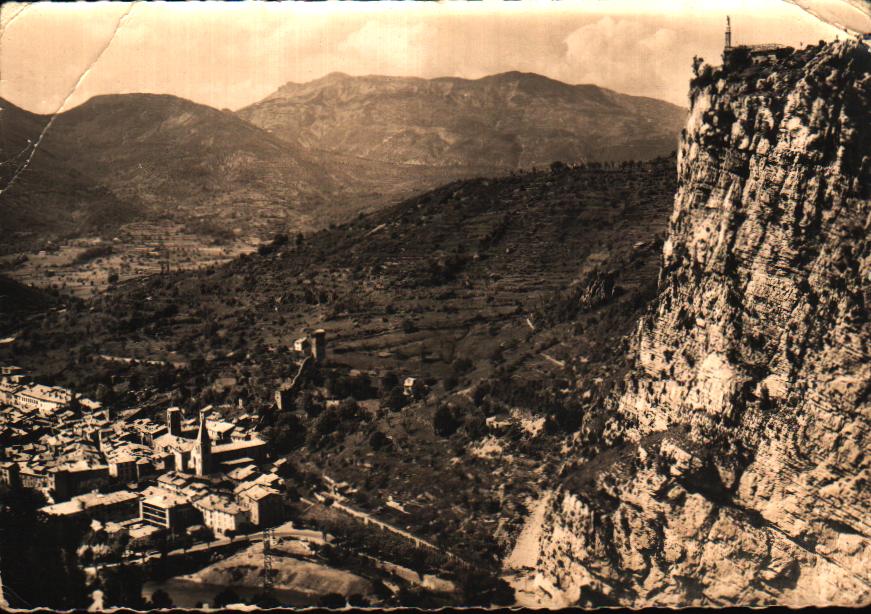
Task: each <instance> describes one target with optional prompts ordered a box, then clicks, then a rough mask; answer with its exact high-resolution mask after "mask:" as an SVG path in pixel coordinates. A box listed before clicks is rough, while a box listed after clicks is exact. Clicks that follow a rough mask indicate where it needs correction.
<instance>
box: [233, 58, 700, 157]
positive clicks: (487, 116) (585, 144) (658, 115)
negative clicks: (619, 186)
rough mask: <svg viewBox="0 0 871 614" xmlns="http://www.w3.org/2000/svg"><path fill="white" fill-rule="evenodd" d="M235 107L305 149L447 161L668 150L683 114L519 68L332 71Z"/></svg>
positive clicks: (641, 154) (659, 103)
mask: <svg viewBox="0 0 871 614" xmlns="http://www.w3.org/2000/svg"><path fill="white" fill-rule="evenodd" d="M238 113H239V115H240V116H241V117H243V118H245V119H246V120H248V121H250V122H251V123H253V124H256V125H258V126H260V127H262V128H264V129H266V130H268V131H269V132H271V133H273V134H275V135H277V136H280V137H282V138H292V139H296V140H298V141H299V142H300V143H301V144H302V145H303V146H305V147H306V148H308V149H310V150H312V151H325V152H330V153H333V154H341V155H348V156H354V157H357V158H363V159H367V160H375V161H381V162H391V163H394V164H406V165H415V166H419V167H422V168H426V167H443V168H454V169H457V170H461V169H463V168H488V167H489V168H491V169H503V170H505V169H519V168H530V167H532V166H539V167H541V166H547V165H548V164H550V163H551V162H553V161H555V160H562V161H564V162H578V161H587V160H599V161H606V160H638V159H648V158H652V157H655V156H658V155H668V154H669V153H670V152H671V151H673V150H674V144H675V142H676V140H677V135H678V133H679V132H680V129H681V127H682V125H683V123H684V121H685V118H686V111H685V110H684V109H681V108H679V107H677V106H675V105H672V104H668V103H666V102H662V101H659V100H654V99H651V98H642V97H635V96H627V95H624V94H618V93H617V92H613V91H610V90H606V89H603V88H600V87H596V86H594V85H568V84H565V83H562V82H559V81H555V80H552V79H549V78H547V77H542V76H540V75H536V74H531V73H519V72H509V73H503V74H499V75H493V76H490V77H484V78H482V79H477V80H467V79H458V78H439V79H429V80H427V79H419V78H403V77H383V76H367V77H350V76H348V75H345V74H342V73H332V74H330V75H327V76H326V77H323V78H322V79H318V80H316V81H312V82H309V83H303V84H297V83H288V84H286V85H284V86H282V87H281V88H279V89H278V90H277V91H276V92H275V93H273V94H271V95H270V96H268V97H267V98H265V99H264V100H262V101H260V102H258V103H256V104H253V105H251V106H248V107H246V108H244V109H241V110H240V111H239V112H238Z"/></svg>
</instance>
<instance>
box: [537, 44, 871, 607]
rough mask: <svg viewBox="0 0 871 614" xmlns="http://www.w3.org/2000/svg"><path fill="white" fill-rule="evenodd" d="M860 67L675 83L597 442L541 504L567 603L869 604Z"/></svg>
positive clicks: (803, 55) (543, 567) (805, 65)
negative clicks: (661, 220)
mask: <svg viewBox="0 0 871 614" xmlns="http://www.w3.org/2000/svg"><path fill="white" fill-rule="evenodd" d="M869 67H871V54H869V51H868V49H867V48H866V47H864V46H862V45H861V44H859V43H855V42H841V43H835V44H831V45H828V46H825V47H817V48H810V49H806V50H803V51H799V52H795V53H793V54H792V55H791V56H789V57H787V58H785V59H783V60H780V61H777V62H772V63H769V64H763V65H757V66H750V67H746V68H742V69H739V68H734V67H733V68H728V69H725V70H723V69H716V70H714V72H713V74H712V75H708V76H707V77H705V76H703V77H701V78H698V79H696V80H695V82H694V84H693V89H692V92H691V98H692V100H693V105H692V108H691V111H690V118H689V121H688V123H687V127H686V130H685V131H684V134H683V136H682V140H681V146H680V151H679V163H678V181H679V189H678V192H677V195H676V199H675V206H674V212H673V215H672V219H671V223H670V232H669V237H668V239H667V240H666V242H665V245H664V248H663V268H662V272H661V278H660V289H659V296H658V299H657V301H656V303H655V305H654V309H653V311H652V312H651V313H650V314H649V315H648V316H647V317H646V318H645V319H643V320H642V321H641V322H640V323H639V330H638V338H637V342H636V351H637V358H636V366H635V369H634V372H633V373H632V374H631V376H630V377H629V378H628V380H627V382H626V389H625V391H624V393H623V394H622V396H621V397H620V398H619V399H616V400H615V414H614V415H615V417H614V419H613V420H612V422H611V424H610V425H609V427H608V432H607V438H608V439H609V440H610V441H611V442H612V444H613V448H612V449H611V450H610V451H608V452H606V453H605V454H603V455H600V457H598V458H595V459H593V461H592V462H589V463H585V464H580V465H578V466H574V467H567V468H566V480H565V482H564V484H563V485H562V486H561V487H560V489H559V490H558V492H557V493H556V496H555V497H553V498H552V501H553V503H552V504H551V505H550V507H549V509H548V511H547V513H546V514H545V520H544V526H543V527H542V529H543V530H542V534H543V538H542V539H541V540H540V543H539V547H540V550H539V563H538V571H539V572H540V573H541V579H542V581H543V582H544V584H545V585H551V589H552V590H556V591H558V592H561V593H562V594H563V596H564V597H565V599H566V600H567V602H574V601H577V600H579V599H580V600H581V602H582V603H596V602H597V601H598V602H601V601H603V600H616V601H618V602H621V603H624V604H627V605H636V606H637V605H645V604H661V605H672V604H674V605H676V604H688V603H695V604H733V603H738V604H755V605H761V604H773V603H782V604H788V605H805V604H819V605H822V604H846V605H857V604H865V603H868V602H869V601H871V549H869V543H868V535H869V532H871V524H869V522H871V520H869V519H871V513H869V512H871V497H869V489H868V485H867V479H868V467H869V460H868V457H867V456H866V454H865V451H866V450H867V449H868V445H869V441H868V430H869V420H871V398H869V392H871V357H869V353H871V349H869V342H871V324H869V321H868V313H869V307H871V305H869V302H871V246H869V241H868V235H869V220H871V200H869V190H871V158H869V152H871V121H869V119H871V112H869V111H871V109H869V106H871V75H869Z"/></svg>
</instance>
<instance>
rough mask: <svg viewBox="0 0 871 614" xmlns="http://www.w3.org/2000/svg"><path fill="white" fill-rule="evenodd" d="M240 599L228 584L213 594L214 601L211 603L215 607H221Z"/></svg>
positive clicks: (237, 601)
mask: <svg viewBox="0 0 871 614" xmlns="http://www.w3.org/2000/svg"><path fill="white" fill-rule="evenodd" d="M240 601H241V598H240V597H239V595H238V594H237V593H236V591H234V590H233V588H232V587H230V586H228V587H227V588H225V589H224V590H222V591H221V592H220V593H218V594H217V595H215V598H214V603H213V604H212V605H214V606H215V607H216V608H223V607H226V606H228V605H230V604H231V603H239V602H240Z"/></svg>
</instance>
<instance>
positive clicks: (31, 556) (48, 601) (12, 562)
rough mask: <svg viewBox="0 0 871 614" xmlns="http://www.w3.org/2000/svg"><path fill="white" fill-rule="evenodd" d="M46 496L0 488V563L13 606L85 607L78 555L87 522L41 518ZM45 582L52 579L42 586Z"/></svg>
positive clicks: (32, 491)
mask: <svg viewBox="0 0 871 614" xmlns="http://www.w3.org/2000/svg"><path fill="white" fill-rule="evenodd" d="M45 504H46V500H45V497H43V496H42V495H41V494H40V493H39V492H37V491H35V490H32V489H28V488H5V487H0V560H2V564H3V569H2V573H3V583H4V585H5V586H8V587H10V588H11V589H12V590H14V595H13V593H12V592H11V591H7V592H6V596H7V598H10V597H9V596H10V595H13V596H12V597H11V598H10V605H11V606H13V607H22V608H27V607H28V606H30V607H39V606H42V607H48V608H52V609H59V610H66V609H77V608H84V607H86V606H87V605H88V604H89V603H90V600H89V599H88V594H87V590H86V585H85V576H84V573H83V571H82V570H81V568H80V567H79V565H80V563H79V559H78V555H77V554H76V551H77V550H78V548H79V547H80V546H81V544H82V540H83V538H84V536H85V533H86V531H87V521H84V522H78V521H72V522H64V521H61V520H59V519H50V518H42V517H41V515H40V514H38V513H37V510H38V509H39V508H40V507H42V506H44V505H45ZM45 578H51V582H46V581H45Z"/></svg>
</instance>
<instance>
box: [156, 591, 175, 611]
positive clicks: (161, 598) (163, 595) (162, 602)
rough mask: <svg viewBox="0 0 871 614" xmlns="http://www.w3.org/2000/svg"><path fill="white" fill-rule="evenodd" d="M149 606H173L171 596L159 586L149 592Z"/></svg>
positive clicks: (157, 607)
mask: <svg viewBox="0 0 871 614" xmlns="http://www.w3.org/2000/svg"><path fill="white" fill-rule="evenodd" d="M151 607H152V608H154V609H162V608H163V609H169V608H173V607H175V604H174V603H173V602H172V597H170V596H169V593H167V592H166V591H165V590H163V589H162V588H159V589H157V590H156V591H154V592H153V593H152V594H151Z"/></svg>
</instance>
